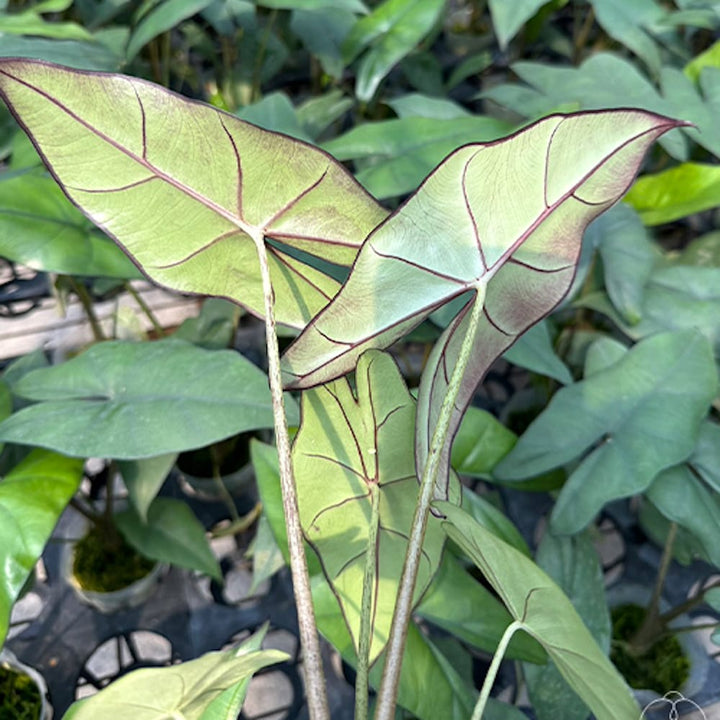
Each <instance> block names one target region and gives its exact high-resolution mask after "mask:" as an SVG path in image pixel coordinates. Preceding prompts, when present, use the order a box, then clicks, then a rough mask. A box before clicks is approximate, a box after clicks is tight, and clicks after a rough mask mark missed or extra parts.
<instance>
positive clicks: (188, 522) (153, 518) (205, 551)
mask: <svg viewBox="0 0 720 720" xmlns="http://www.w3.org/2000/svg"><path fill="white" fill-rule="evenodd" d="M115 522H116V523H117V526H118V528H119V530H120V532H121V533H122V534H123V536H124V537H125V539H126V540H127V541H128V542H129V543H130V544H131V545H132V546H133V547H134V548H135V549H136V550H137V551H138V552H140V553H142V554H143V555H144V556H145V557H148V558H150V559H151V560H157V561H158V562H165V563H170V564H172V565H178V566H179V567H184V568H187V569H188V570H199V571H200V572H202V573H205V574H206V575H209V576H210V577H211V578H214V579H215V580H217V581H218V582H222V571H221V570H220V565H219V564H218V561H217V559H216V558H215V556H214V555H213V552H212V549H211V548H210V543H209V542H208V539H207V536H206V534H205V528H204V527H203V526H202V525H201V523H200V521H199V520H198V519H197V517H195V514H194V513H193V511H192V510H191V509H190V507H189V506H188V505H187V503H185V502H183V501H182V500H175V499H174V498H155V500H153V502H152V504H151V505H150V507H149V508H148V512H147V521H143V520H142V519H141V517H140V515H138V513H137V512H136V511H135V510H134V508H129V509H128V510H123V511H122V512H119V513H116V514H115Z"/></svg>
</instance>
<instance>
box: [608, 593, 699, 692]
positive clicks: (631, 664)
mask: <svg viewBox="0 0 720 720" xmlns="http://www.w3.org/2000/svg"><path fill="white" fill-rule="evenodd" d="M644 617H645V610H644V608H641V607H639V606H637V605H621V606H620V607H617V608H615V609H614V610H613V611H612V622H613V639H614V640H616V641H621V642H625V643H626V642H628V641H629V640H630V638H631V637H632V636H633V635H634V634H635V633H636V632H637V630H638V629H639V628H640V625H641V624H642V621H643V618H644ZM610 658H611V660H612V661H613V663H615V666H616V667H617V669H618V670H619V671H620V673H621V674H622V675H623V677H624V678H625V680H627V682H628V684H629V685H630V686H631V687H634V688H637V689H644V690H654V691H655V692H657V693H659V694H660V695H664V694H665V693H667V692H670V691H671V690H678V689H679V688H681V687H682V686H683V684H684V683H685V681H686V680H687V678H688V675H689V674H690V661H689V660H688V659H687V657H686V656H685V653H684V652H683V649H682V646H681V645H680V643H679V641H678V639H677V638H676V637H674V636H669V637H664V638H662V639H660V640H659V641H658V642H656V643H655V644H654V645H653V646H652V647H651V648H650V650H649V651H648V652H647V653H645V654H644V655H642V656H640V657H634V656H632V655H630V654H629V653H627V652H626V651H625V650H624V649H623V647H622V646H621V645H620V644H618V643H613V649H612V651H611V654H610Z"/></svg>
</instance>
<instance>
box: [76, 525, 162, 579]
mask: <svg viewBox="0 0 720 720" xmlns="http://www.w3.org/2000/svg"><path fill="white" fill-rule="evenodd" d="M110 535H111V536H112V537H111V540H110V541H108V533H107V531H106V529H105V528H99V527H94V528H92V529H91V530H90V532H89V533H88V534H87V535H86V536H85V537H84V538H83V539H82V540H80V542H78V543H77V545H76V546H75V553H74V556H73V574H74V575H75V578H76V579H77V581H78V582H79V583H80V585H81V586H82V587H83V588H84V589H85V590H92V591H95V592H112V591H114V590H121V589H122V588H124V587H127V586H128V585H131V584H132V583H134V582H135V581H136V580H139V579H140V578H143V577H145V576H146V575H147V574H148V573H149V572H150V571H151V570H152V569H153V567H154V566H155V563H154V562H153V561H152V560H148V559H147V558H145V557H143V556H142V555H138V553H137V552H136V551H135V550H134V549H133V548H132V547H131V546H130V545H128V544H127V543H126V542H125V540H124V538H123V537H122V536H121V535H120V534H119V533H117V531H115V532H114V533H110Z"/></svg>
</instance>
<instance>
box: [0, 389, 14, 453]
mask: <svg viewBox="0 0 720 720" xmlns="http://www.w3.org/2000/svg"><path fill="white" fill-rule="evenodd" d="M12 410H13V402H12V392H11V391H10V385H8V383H7V382H6V381H5V380H3V379H2V378H0V422H2V421H3V420H4V419H5V418H6V417H9V416H10V414H11V413H12ZM3 447H4V444H3V443H0V453H2V450H3Z"/></svg>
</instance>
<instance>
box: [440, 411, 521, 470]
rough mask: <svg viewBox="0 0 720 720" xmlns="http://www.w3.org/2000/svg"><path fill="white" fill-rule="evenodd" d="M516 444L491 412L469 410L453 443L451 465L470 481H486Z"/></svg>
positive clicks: (515, 438) (514, 438) (514, 437)
mask: <svg viewBox="0 0 720 720" xmlns="http://www.w3.org/2000/svg"><path fill="white" fill-rule="evenodd" d="M516 442H517V437H516V436H515V433H514V432H512V431H511V430H508V429H507V428H506V427H505V426H504V425H503V424H502V423H501V422H499V421H498V420H496V419H495V417H494V416H492V415H491V414H490V413H489V412H487V411H485V410H481V409H480V408H476V407H473V406H470V407H469V408H468V409H467V411H466V412H465V415H464V417H463V419H462V422H461V423H460V427H459V429H458V432H457V435H456V436H455V440H454V441H453V446H452V454H451V463H452V467H453V469H454V470H455V472H457V473H459V474H460V475H469V476H470V477H487V476H488V475H489V474H490V471H491V470H492V469H493V468H494V467H495V465H497V464H498V463H499V462H500V460H502V459H503V458H504V457H505V455H507V454H508V453H509V452H510V450H512V448H513V446H514V445H515V443H516Z"/></svg>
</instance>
